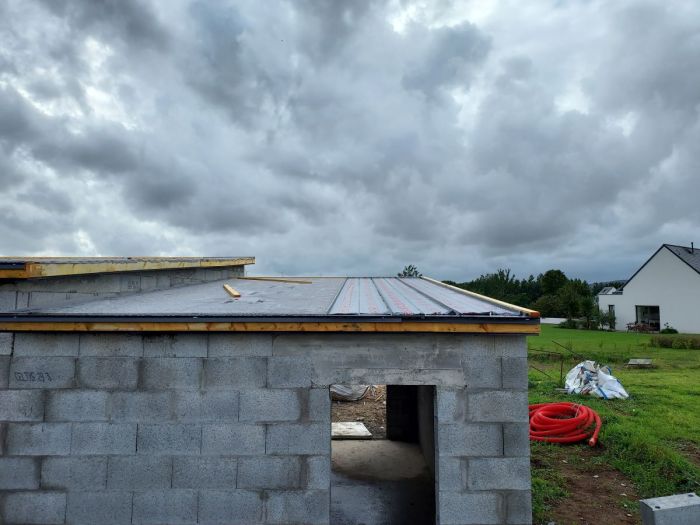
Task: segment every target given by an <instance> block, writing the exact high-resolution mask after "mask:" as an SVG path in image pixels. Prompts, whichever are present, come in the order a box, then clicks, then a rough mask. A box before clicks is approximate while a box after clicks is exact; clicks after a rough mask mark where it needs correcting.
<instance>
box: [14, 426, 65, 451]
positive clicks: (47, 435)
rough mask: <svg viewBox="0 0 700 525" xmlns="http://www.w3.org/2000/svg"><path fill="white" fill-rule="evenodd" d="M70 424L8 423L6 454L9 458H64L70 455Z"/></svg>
mask: <svg viewBox="0 0 700 525" xmlns="http://www.w3.org/2000/svg"><path fill="white" fill-rule="evenodd" d="M70 436H71V425H70V423H10V424H9V425H8V427H7V436H6V440H7V454H9V455H11V456H66V455H68V454H69V453H70V444H71V438H70Z"/></svg>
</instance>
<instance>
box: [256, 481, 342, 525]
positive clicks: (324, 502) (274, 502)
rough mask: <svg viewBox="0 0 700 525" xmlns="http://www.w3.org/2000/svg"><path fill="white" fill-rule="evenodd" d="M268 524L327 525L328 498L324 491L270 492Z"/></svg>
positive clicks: (326, 492)
mask: <svg viewBox="0 0 700 525" xmlns="http://www.w3.org/2000/svg"><path fill="white" fill-rule="evenodd" d="M269 494H270V496H269V499H268V501H267V521H268V523H276V524H277V523H279V524H283V523H284V524H294V523H305V524H309V525H315V524H318V525H322V524H326V523H328V516H329V513H330V497H329V494H328V491H325V490H309V491H304V492H296V491H294V492H292V491H289V492H270V493H269Z"/></svg>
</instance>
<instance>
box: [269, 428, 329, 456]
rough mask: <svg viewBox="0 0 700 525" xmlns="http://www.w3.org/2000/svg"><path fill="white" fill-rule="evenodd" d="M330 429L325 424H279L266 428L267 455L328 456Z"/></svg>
mask: <svg viewBox="0 0 700 525" xmlns="http://www.w3.org/2000/svg"><path fill="white" fill-rule="evenodd" d="M330 446H331V427H330V425H328V424H325V423H308V424H295V423H280V424H277V425H269V426H268V428H267V448H266V450H267V453H268V454H311V455H316V454H322V455H325V454H330Z"/></svg>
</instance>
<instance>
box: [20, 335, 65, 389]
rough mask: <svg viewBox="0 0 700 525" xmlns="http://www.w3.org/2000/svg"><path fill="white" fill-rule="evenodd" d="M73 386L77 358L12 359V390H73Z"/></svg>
mask: <svg viewBox="0 0 700 525" xmlns="http://www.w3.org/2000/svg"><path fill="white" fill-rule="evenodd" d="M17 335H19V334H17ZM15 344H16V343H15ZM73 386H75V358H73V357H13V358H12V362H11V364H10V388H41V389H51V388H73Z"/></svg>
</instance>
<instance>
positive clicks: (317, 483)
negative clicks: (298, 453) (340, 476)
mask: <svg viewBox="0 0 700 525" xmlns="http://www.w3.org/2000/svg"><path fill="white" fill-rule="evenodd" d="M306 476H307V479H306V488H307V489H324V490H328V487H330V483H331V458H330V456H309V457H307V458H306Z"/></svg>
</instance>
